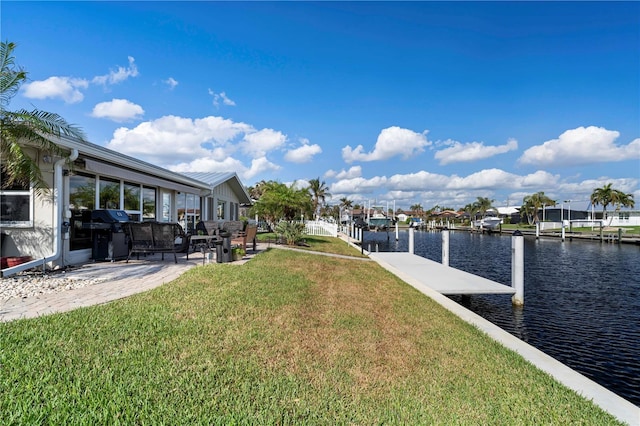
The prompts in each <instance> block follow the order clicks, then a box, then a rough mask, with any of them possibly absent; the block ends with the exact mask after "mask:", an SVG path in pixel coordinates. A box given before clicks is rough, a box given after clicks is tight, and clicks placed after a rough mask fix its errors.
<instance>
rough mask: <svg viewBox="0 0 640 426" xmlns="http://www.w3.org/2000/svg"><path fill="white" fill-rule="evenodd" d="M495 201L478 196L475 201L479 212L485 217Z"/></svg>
mask: <svg viewBox="0 0 640 426" xmlns="http://www.w3.org/2000/svg"><path fill="white" fill-rule="evenodd" d="M494 201H495V200H490V199H489V198H485V197H478V200H477V201H476V202H475V204H476V207H477V209H478V213H480V215H481V216H482V218H483V219H484V217H485V216H486V215H487V210H490V209H492V208H493V202H494Z"/></svg>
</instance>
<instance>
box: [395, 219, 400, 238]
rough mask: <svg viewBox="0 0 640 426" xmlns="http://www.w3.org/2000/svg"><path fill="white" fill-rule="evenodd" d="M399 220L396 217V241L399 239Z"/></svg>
mask: <svg viewBox="0 0 640 426" xmlns="http://www.w3.org/2000/svg"><path fill="white" fill-rule="evenodd" d="M398 239H399V238H398V220H397V219H396V241H398Z"/></svg>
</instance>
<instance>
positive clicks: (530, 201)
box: [520, 191, 556, 225]
mask: <svg viewBox="0 0 640 426" xmlns="http://www.w3.org/2000/svg"><path fill="white" fill-rule="evenodd" d="M555 205H556V200H552V199H551V198H549V197H547V196H546V195H544V192H543V191H540V192H536V193H535V194H532V195H527V196H526V197H524V198H523V199H522V207H520V214H521V215H522V214H524V215H525V216H526V217H527V221H528V222H529V225H532V224H534V223H538V222H540V218H539V216H538V211H539V210H540V209H541V208H544V206H555Z"/></svg>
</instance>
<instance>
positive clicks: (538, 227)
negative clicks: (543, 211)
mask: <svg viewBox="0 0 640 426" xmlns="http://www.w3.org/2000/svg"><path fill="white" fill-rule="evenodd" d="M538 238H540V222H536V240H537V239H538Z"/></svg>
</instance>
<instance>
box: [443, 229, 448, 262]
mask: <svg viewBox="0 0 640 426" xmlns="http://www.w3.org/2000/svg"><path fill="white" fill-rule="evenodd" d="M442 264H443V265H444V266H449V229H448V228H443V229H442Z"/></svg>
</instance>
